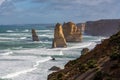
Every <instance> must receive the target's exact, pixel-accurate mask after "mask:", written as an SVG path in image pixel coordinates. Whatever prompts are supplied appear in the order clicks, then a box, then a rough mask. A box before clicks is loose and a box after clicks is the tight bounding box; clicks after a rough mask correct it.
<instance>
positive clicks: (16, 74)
mask: <svg viewBox="0 0 120 80" xmlns="http://www.w3.org/2000/svg"><path fill="white" fill-rule="evenodd" d="M35 69H36V68H31V69H27V70H23V71H19V72H15V73H11V74H8V75H6V76H2V77H1V78H2V79H6V78H13V77H16V76H19V75H20V74H25V73H28V72H31V71H33V70H35Z"/></svg>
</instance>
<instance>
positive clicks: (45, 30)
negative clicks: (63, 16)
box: [36, 30, 52, 32]
mask: <svg viewBox="0 0 120 80" xmlns="http://www.w3.org/2000/svg"><path fill="white" fill-rule="evenodd" d="M50 31H52V30H36V32H50Z"/></svg>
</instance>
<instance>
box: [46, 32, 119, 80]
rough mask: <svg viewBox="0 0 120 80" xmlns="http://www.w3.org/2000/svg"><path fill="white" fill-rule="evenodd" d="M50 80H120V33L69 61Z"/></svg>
mask: <svg viewBox="0 0 120 80" xmlns="http://www.w3.org/2000/svg"><path fill="white" fill-rule="evenodd" d="M48 80H120V31H119V32H118V33H116V34H115V35H113V36H111V37H110V38H109V39H105V40H103V41H102V42H101V44H98V45H96V47H95V48H94V49H92V50H91V51H89V52H87V54H85V55H81V56H80V57H79V58H78V59H75V60H72V61H69V62H68V63H67V64H66V65H65V68H64V69H63V70H60V71H58V72H53V73H52V74H50V75H49V76H48Z"/></svg>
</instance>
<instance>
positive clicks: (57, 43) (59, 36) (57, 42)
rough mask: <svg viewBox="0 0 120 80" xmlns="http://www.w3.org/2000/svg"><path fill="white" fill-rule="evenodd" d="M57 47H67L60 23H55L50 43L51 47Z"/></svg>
mask: <svg viewBox="0 0 120 80" xmlns="http://www.w3.org/2000/svg"><path fill="white" fill-rule="evenodd" d="M57 47H67V45H66V40H65V38H64V34H63V29H62V25H61V24H59V23H57V24H56V27H55V30H54V39H53V43H52V48H57Z"/></svg>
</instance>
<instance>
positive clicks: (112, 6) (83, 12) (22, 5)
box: [0, 0, 120, 24]
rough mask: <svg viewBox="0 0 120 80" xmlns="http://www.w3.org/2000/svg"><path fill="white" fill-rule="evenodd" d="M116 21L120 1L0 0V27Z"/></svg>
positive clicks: (119, 13)
mask: <svg viewBox="0 0 120 80" xmlns="http://www.w3.org/2000/svg"><path fill="white" fill-rule="evenodd" d="M113 18H114V19H118V18H120V0H0V24H34V23H56V22H60V23H63V22H67V21H73V22H76V23H77V22H85V21H90V20H98V19H113Z"/></svg>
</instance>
